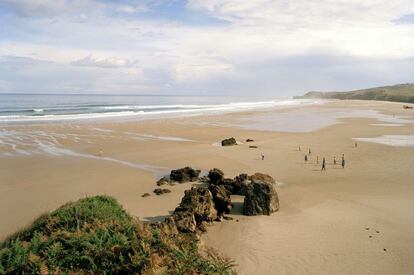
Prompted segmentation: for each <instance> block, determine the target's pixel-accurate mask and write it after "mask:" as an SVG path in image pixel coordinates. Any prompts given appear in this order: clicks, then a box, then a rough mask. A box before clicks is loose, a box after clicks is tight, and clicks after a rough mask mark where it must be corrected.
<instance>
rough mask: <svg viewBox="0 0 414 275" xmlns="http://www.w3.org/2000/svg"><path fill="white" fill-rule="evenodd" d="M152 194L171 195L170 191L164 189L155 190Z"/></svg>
mask: <svg viewBox="0 0 414 275" xmlns="http://www.w3.org/2000/svg"><path fill="white" fill-rule="evenodd" d="M154 193H155V194H156V195H157V196H159V195H162V194H166V193H171V190H170V189H166V188H156V189H154Z"/></svg>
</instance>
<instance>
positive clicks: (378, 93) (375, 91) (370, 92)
mask: <svg viewBox="0 0 414 275" xmlns="http://www.w3.org/2000/svg"><path fill="white" fill-rule="evenodd" d="M296 98H327V99H359V100H381V101H396V102H408V103H414V84H400V85H394V86H385V87H378V88H371V89H363V90H356V91H350V92H309V93H306V94H305V95H304V96H298V97H296Z"/></svg>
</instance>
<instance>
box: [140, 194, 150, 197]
mask: <svg viewBox="0 0 414 275" xmlns="http://www.w3.org/2000/svg"><path fill="white" fill-rule="evenodd" d="M149 196H151V195H150V194H149V193H144V194H142V195H141V197H143V198H146V197H149Z"/></svg>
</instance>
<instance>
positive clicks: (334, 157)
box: [334, 156, 336, 165]
mask: <svg viewBox="0 0 414 275" xmlns="http://www.w3.org/2000/svg"><path fill="white" fill-rule="evenodd" d="M334 165H336V157H335V156H334Z"/></svg>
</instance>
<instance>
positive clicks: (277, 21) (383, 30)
mask: <svg viewBox="0 0 414 275" xmlns="http://www.w3.org/2000/svg"><path fill="white" fill-rule="evenodd" d="M128 3H129V4H116V3H115V2H99V1H97V0H85V1H81V0H72V1H69V0H54V1H51V0H32V1H29V0H16V1H11V0H0V8H1V6H2V5H3V6H4V5H7V7H8V8H11V9H13V10H14V11H15V12H16V13H18V14H19V15H20V16H22V15H25V16H29V15H30V16H32V17H30V16H29V17H16V18H13V21H10V22H7V23H8V25H10V26H14V27H13V30H12V33H13V34H14V33H16V34H17V35H16V36H17V37H18V38H16V39H15V38H13V37H10V38H8V39H0V55H15V56H25V57H31V58H34V59H42V60H50V61H53V62H54V64H55V65H54V66H55V69H56V70H62V72H63V71H65V72H68V71H70V73H71V74H76V73H75V72H76V70H80V71H82V72H85V71H88V74H87V75H88V77H90V83H89V84H86V83H87V79H85V80H84V82H82V83H78V84H76V85H75V86H77V87H79V86H82V85H84V86H85V87H89V88H88V89H92V88H91V87H93V89H98V86H99V85H101V86H102V87H104V86H105V89H104V90H106V89H109V87H111V88H113V89H115V88H116V87H118V88H117V90H120V89H126V90H131V91H132V90H134V88H132V87H141V88H142V87H145V89H152V90H154V91H157V90H159V89H165V87H169V88H168V89H171V90H173V89H176V90H179V89H181V88H182V89H187V90H194V89H195V90H210V91H212V92H214V91H217V90H219V89H220V90H221V91H224V92H225V91H227V92H229V93H232V92H237V91H238V90H246V89H248V88H249V89H254V87H256V88H255V89H256V90H260V91H263V92H264V93H273V92H274V91H275V90H278V88H280V89H281V90H283V91H284V92H286V93H288V92H290V93H293V92H297V91H298V89H303V90H307V89H312V90H313V89H318V87H330V88H334V86H335V83H337V85H338V89H342V88H346V87H350V86H355V85H376V83H378V84H381V85H382V84H386V83H383V82H384V81H389V82H399V81H404V82H408V81H412V79H411V80H410V79H409V75H408V74H405V73H402V74H401V73H400V74H399V73H393V72H394V71H393V70H398V69H397V64H398V65H400V66H403V67H405V68H408V67H409V66H408V65H407V64H413V63H414V62H413V58H414V25H413V24H398V23H396V20H398V19H399V18H403V17H404V15H406V14H412V13H414V5H412V1H411V0H395V1H386V0H365V1H357V0H315V1H307V0H289V1H286V0H275V1H270V0H256V1H253V0H252V1H244V0H243V1H242V0H231V1H230V0H189V1H188V3H187V5H186V7H187V9H188V11H187V12H188V13H196V16H197V17H203V16H204V17H206V18H219V19H221V20H225V21H226V22H228V24H208V23H206V24H199V25H198V24H193V23H192V22H191V21H190V22H186V20H185V19H182V20H181V21H180V20H174V19H168V18H162V17H156V16H155V17H153V18H148V14H155V13H156V11H152V13H146V14H145V15H146V16H147V17H146V18H145V19H142V18H140V17H139V16H136V13H138V14H139V13H142V12H147V11H149V10H148V9H149V8H148V6H147V5H146V4H147V2H143V3H139V4H137V5H134V4H131V3H133V2H128ZM159 5H162V2H160V3H159ZM111 12H112V13H111ZM113 12H115V13H116V15H114V14H113ZM172 12H176V11H172ZM58 14H59V15H61V16H55V15H58ZM120 14H121V15H120ZM124 14H126V15H125V16H123V15H124ZM132 15H133V16H132ZM173 15H174V14H172V16H171V17H172V18H174V16H173ZM50 16H54V18H53V20H51V19H50ZM176 17H180V16H176ZM0 23H1V22H0ZM22 33H23V34H24V35H25V37H24V39H22V38H21V34H22ZM318 59H319V60H318ZM138 60H139V62H138ZM329 60H331V61H334V63H330V62H329ZM322 61H323V62H322ZM347 61H352V64H351V65H350V64H349V63H348V62H347ZM298 64H300V65H298ZM313 64H318V66H313ZM39 66H40V67H41V66H44V65H39ZM2 68H3V69H2V70H6V69H5V67H2ZM328 68H329V69H328ZM380 68H381V70H379V69H380ZM408 71H411V70H408ZM92 72H93V73H92ZM355 72H358V74H356V73H355ZM384 73H386V74H387V75H382V76H381V77H382V79H381V77H379V76H380V74H384ZM108 74H111V75H112V76H111V78H110V79H112V82H111V83H108V81H106V80H105V81H97V79H102V78H103V77H107V76H108ZM305 75H306V77H304V76H305ZM357 75H359V76H360V79H358V78H357ZM115 76H116V77H115ZM295 77H296V78H301V79H303V81H301V83H300V84H299V83H298V81H297V80H296V79H295ZM335 79H336V80H335ZM343 79H353V82H350V81H343ZM4 81H6V82H7V79H5V80H3V82H4ZM72 81H73V82H74V84H75V83H77V81H78V80H77V79H76V78H75V77H74V78H73V79H72ZM3 82H2V83H3ZM370 83H372V84H370ZM9 84H10V85H11V86H13V85H12V83H9ZM2 85H3V86H4V85H5V84H4V83H3V84H2ZM85 89H86V88H85ZM0 92H1V91H0ZM246 92H247V90H246Z"/></svg>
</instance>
